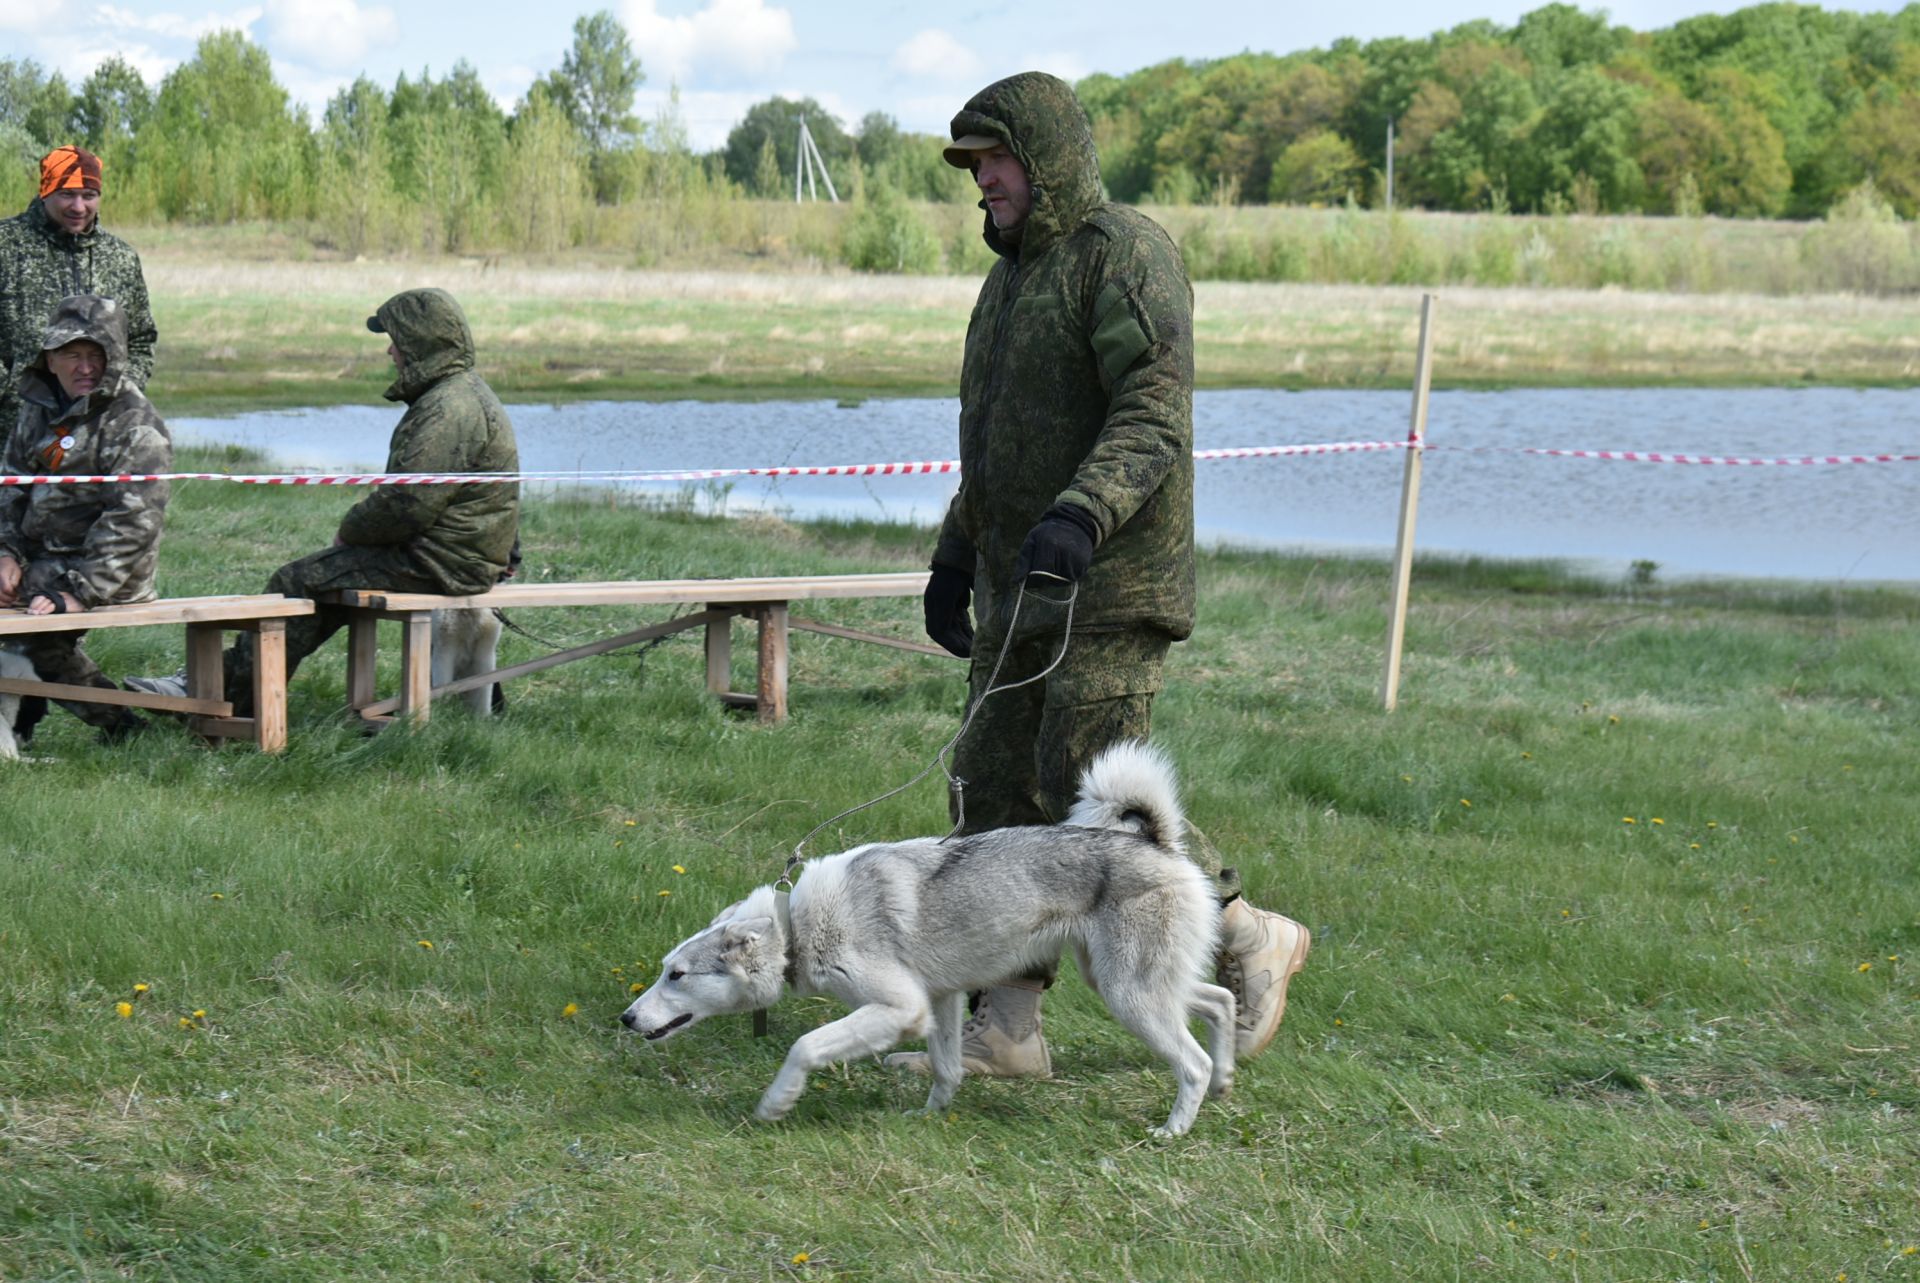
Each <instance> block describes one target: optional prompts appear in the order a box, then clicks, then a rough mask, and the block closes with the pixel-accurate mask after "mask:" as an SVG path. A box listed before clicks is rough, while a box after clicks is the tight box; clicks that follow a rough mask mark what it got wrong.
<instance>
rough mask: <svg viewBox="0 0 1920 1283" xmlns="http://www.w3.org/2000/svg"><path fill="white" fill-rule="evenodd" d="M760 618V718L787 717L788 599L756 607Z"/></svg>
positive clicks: (779, 718) (775, 719)
mask: <svg viewBox="0 0 1920 1283" xmlns="http://www.w3.org/2000/svg"><path fill="white" fill-rule="evenodd" d="M754 613H755V614H756V615H758V616H759V618H760V681H759V693H760V720H761V721H763V722H784V721H786V720H787V603H786V602H784V601H770V602H767V603H766V604H765V605H762V606H758V607H756V608H755V610H754Z"/></svg>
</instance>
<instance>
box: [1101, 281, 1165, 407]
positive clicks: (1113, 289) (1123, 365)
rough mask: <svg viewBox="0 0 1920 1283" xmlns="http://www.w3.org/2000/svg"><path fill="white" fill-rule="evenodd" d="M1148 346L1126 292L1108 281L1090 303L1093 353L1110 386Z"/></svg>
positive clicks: (1149, 342) (1144, 333)
mask: <svg viewBox="0 0 1920 1283" xmlns="http://www.w3.org/2000/svg"><path fill="white" fill-rule="evenodd" d="M1150 345H1151V341H1150V340H1149V339H1148V338H1147V332H1146V330H1144V329H1142V328H1141V326H1140V318H1139V317H1137V316H1135V315H1134V312H1133V304H1132V302H1131V301H1130V300H1129V299H1128V298H1127V296H1126V292H1125V291H1123V290H1122V289H1121V288H1120V287H1119V286H1118V285H1116V284H1114V283H1113V282H1111V281H1109V282H1108V283H1107V285H1106V288H1104V289H1102V290H1101V291H1100V297H1099V298H1097V299H1095V300H1094V304H1093V354H1094V355H1095V356H1096V357H1098V358H1099V360H1100V372H1101V374H1102V375H1103V376H1104V377H1105V378H1106V381H1107V382H1108V383H1109V384H1111V383H1112V382H1113V381H1114V380H1115V379H1118V378H1119V377H1120V376H1121V375H1122V374H1125V373H1126V372H1127V367H1128V366H1130V365H1132V364H1133V363H1134V362H1135V361H1137V360H1139V359H1140V354H1141V353H1142V352H1145V351H1146V350H1147V348H1148V347H1149V346H1150Z"/></svg>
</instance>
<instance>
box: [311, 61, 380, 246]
mask: <svg viewBox="0 0 1920 1283" xmlns="http://www.w3.org/2000/svg"><path fill="white" fill-rule="evenodd" d="M388 117H389V109H388V104H387V95H386V93H385V92H384V91H383V90H382V89H381V88H380V86H378V85H376V84H374V83H373V82H372V81H371V80H369V79H367V78H366V77H365V76H361V77H360V78H359V79H357V80H355V81H354V82H353V84H352V85H350V86H348V87H347V88H345V89H342V90H341V91H340V92H339V93H337V94H335V95H334V96H333V97H332V98H331V99H330V100H329V101H328V103H327V109H326V111H325V112H324V113H323V114H322V116H321V122H320V138H319V144H320V183H319V186H318V200H317V202H316V203H317V205H318V208H317V209H316V210H315V211H314V212H315V213H316V215H317V216H318V217H319V219H320V225H321V226H322V227H323V228H325V229H326V233H327V235H328V236H329V237H330V238H331V239H332V240H333V242H334V244H335V245H337V246H339V247H340V248H341V249H343V250H345V251H346V252H347V253H349V254H361V253H364V252H365V251H367V250H368V249H373V248H383V247H385V246H386V245H388V244H391V243H393V242H394V241H396V240H397V239H399V237H398V235H397V232H398V226H397V225H398V223H399V221H400V218H399V208H398V207H399V204H400V201H399V199H398V198H397V196H396V193H395V191H394V187H393V170H392V165H391V162H390V160H389V158H388V153H389V148H388V146H387V124H388Z"/></svg>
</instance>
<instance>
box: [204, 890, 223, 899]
mask: <svg viewBox="0 0 1920 1283" xmlns="http://www.w3.org/2000/svg"><path fill="white" fill-rule="evenodd" d="M207 898H208V899H209V900H224V899H226V898H227V897H226V896H224V895H221V894H220V893H219V892H218V891H215V892H214V893H213V894H212V895H210V896H208V897H207Z"/></svg>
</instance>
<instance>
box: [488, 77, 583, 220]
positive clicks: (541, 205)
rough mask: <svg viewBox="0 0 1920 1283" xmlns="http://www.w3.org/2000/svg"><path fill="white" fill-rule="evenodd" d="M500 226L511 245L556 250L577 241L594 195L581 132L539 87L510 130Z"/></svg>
mask: <svg viewBox="0 0 1920 1283" xmlns="http://www.w3.org/2000/svg"><path fill="white" fill-rule="evenodd" d="M501 198H502V205H501V225H502V228H503V230H504V231H505V233H506V236H507V239H508V241H509V243H510V244H512V245H513V246H514V247H515V248H518V249H523V250H531V251H533V252H535V253H541V254H552V253H557V252H558V251H560V250H562V249H565V248H566V247H567V246H569V245H571V244H573V242H574V240H575V239H576V237H577V236H578V235H579V233H580V230H581V226H582V224H583V223H584V221H585V218H586V214H587V207H588V202H589V200H590V199H591V191H590V188H589V179H588V175H587V172H586V167H585V165H584V164H582V158H581V155H580V136H579V134H578V132H576V131H575V129H574V127H573V123H572V122H571V121H570V120H568V119H567V114H566V112H565V111H564V110H563V109H562V108H560V107H559V106H558V105H557V104H555V103H554V102H553V101H552V100H551V99H549V98H548V97H547V96H546V95H545V94H544V93H541V92H539V90H538V89H537V88H536V89H535V90H534V91H533V92H531V93H529V94H528V95H527V99H526V101H525V102H524V103H522V104H521V105H520V110H519V111H518V112H517V113H516V114H515V115H514V118H513V122H512V125H511V127H510V129H509V133H508V143H507V152H506V170H505V174H504V183H503V191H502V193H501Z"/></svg>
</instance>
